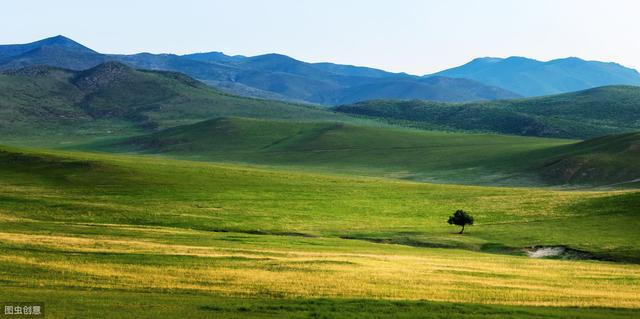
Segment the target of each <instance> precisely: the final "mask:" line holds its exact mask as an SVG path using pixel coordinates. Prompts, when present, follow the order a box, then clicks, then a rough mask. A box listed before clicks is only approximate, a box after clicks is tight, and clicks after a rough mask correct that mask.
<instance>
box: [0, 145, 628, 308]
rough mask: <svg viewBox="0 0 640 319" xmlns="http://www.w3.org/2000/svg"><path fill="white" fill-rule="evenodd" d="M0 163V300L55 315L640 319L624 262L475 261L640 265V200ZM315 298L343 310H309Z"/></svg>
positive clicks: (50, 158)
mask: <svg viewBox="0 0 640 319" xmlns="http://www.w3.org/2000/svg"><path fill="white" fill-rule="evenodd" d="M0 162H1V164H2V165H0V173H1V174H0V176H1V177H0V197H1V199H2V200H0V223H1V224H2V229H3V231H2V232H0V250H1V251H2V253H1V254H0V269H1V271H0V276H1V278H0V280H2V282H3V283H4V285H5V287H10V289H8V290H7V289H3V291H2V293H0V296H2V297H3V298H5V299H12V298H11V297H12V296H14V295H12V291H17V292H16V293H15V296H21V297H22V298H23V299H39V300H45V301H46V302H47V303H49V304H50V305H52V307H51V313H53V314H54V316H53V317H62V311H65V312H66V311H69V312H73V313H75V314H76V315H77V316H81V315H84V316H87V314H89V315H90V314H94V315H95V313H96V311H101V309H113V308H114V307H119V306H123V307H124V308H125V309H130V311H132V313H133V314H137V315H139V316H136V317H151V316H150V315H148V314H145V313H144V312H142V310H139V309H140V308H132V307H134V306H135V305H134V304H147V305H149V309H151V310H150V311H152V312H154V313H162V314H164V315H167V314H171V313H176V311H184V312H186V313H189V314H193V315H194V316H197V317H207V316H211V317H219V316H223V315H224V316H228V317H233V316H234V313H235V312H238V311H239V312H241V314H237V316H241V315H242V314H245V313H246V315H255V316H259V315H260V314H261V315H263V316H265V317H268V316H269V315H271V316H273V317H280V316H284V315H287V316H291V317H301V316H306V315H311V314H312V313H314V312H317V313H318V314H320V313H324V314H325V315H331V314H333V315H338V314H339V315H345V316H346V315H348V314H350V315H352V316H354V317H359V316H360V315H359V311H362V310H364V309H372V310H373V311H375V309H383V308H387V309H388V307H389V304H388V303H385V301H372V300H371V301H366V300H365V301H354V302H353V303H350V302H349V301H347V300H346V299H363V298H364V299H409V300H420V299H427V300H432V301H444V300H448V301H453V302H460V303H464V304H457V305H453V304H441V303H433V302H423V303H416V302H400V303H397V304H394V305H395V307H399V308H401V309H402V310H401V313H402V314H404V315H405V316H406V317H411V316H413V315H416V314H417V313H423V312H429V313H428V314H425V316H427V317H428V316H433V317H442V316H444V317H450V316H452V315H459V314H460V313H463V314H465V315H466V316H468V317H469V318H489V317H495V316H498V317H509V316H511V317H526V316H529V317H536V316H542V315H548V316H550V317H554V316H555V317H566V316H567V315H568V314H570V315H572V316H575V317H583V316H592V317H594V318H598V317H605V318H606V317H611V316H616V315H617V316H620V317H625V316H626V317H633V316H634V315H637V310H635V309H638V308H640V299H638V295H637V293H636V292H637V289H638V287H639V285H640V268H638V266H637V265H633V264H614V263H607V262H587V261H562V260H533V259H529V258H526V257H520V256H511V255H500V254H488V253H484V252H482V251H495V250H496V249H498V250H500V251H502V252H503V253H511V254H516V255H517V254H518V251H517V250H516V249H510V247H512V248H518V247H525V246H532V245H567V246H569V247H572V248H575V249H580V250H584V251H589V252H592V253H593V254H596V255H600V256H603V257H608V258H612V259H616V260H620V261H624V260H628V261H638V260H640V250H638V247H637V245H635V243H636V242H637V241H638V239H640V238H638V232H637V229H638V226H640V224H638V222H637V221H638V219H637V218H635V214H636V213H637V211H636V210H635V207H638V205H639V204H640V196H638V195H639V193H637V192H557V191H546V190H535V189H508V188H486V187H466V186H453V185H452V186H445V185H430V184H420V183H410V182H402V181H394V180H385V179H374V178H351V177H341V176H329V175H315V174H302V173H290V172H279V171H266V170H261V169H254V168H249V167H241V166H234V165H215V164H208V163H194V162H185V161H174V160H159V159H152V158H140V157H116V156H112V155H96V154H83V153H61V152H57V153H48V154H46V153H34V152H32V151H22V150H15V149H5V151H3V152H2V153H0ZM457 208H464V209H469V210H471V211H472V212H473V214H474V216H475V217H476V220H477V225H475V226H473V227H472V228H470V229H469V232H468V234H466V235H464V236H460V235H456V234H455V229H453V228H452V227H449V226H448V225H446V223H445V222H444V221H445V220H446V217H447V215H448V214H450V213H451V211H453V210H455V209H457ZM629 214H631V215H629ZM363 221H366V222H363ZM342 238H354V239H358V238H360V239H363V240H354V239H342ZM368 240H378V241H388V242H391V243H394V242H395V243H402V244H411V245H418V246H441V247H449V248H451V249H438V248H424V247H423V248H414V247H409V246H404V245H392V244H376V243H371V242H369V241H368ZM460 248H462V249H464V250H459V249H460ZM63 287H64V291H65V292H62V291H63V290H62V288H63ZM7 293H9V295H7ZM116 293H117V294H118V295H120V296H121V297H118V298H113V296H114V294H116ZM238 297H251V298H258V299H237V298H238ZM318 297H324V298H337V299H338V300H335V301H334V300H328V301H317V302H313V301H310V299H314V298H318ZM177 298H179V299H180V300H181V301H182V302H181V303H180V304H179V305H175V304H173V303H169V304H167V303H168V302H169V301H171V300H176V299H177ZM279 298H284V299H279ZM291 298H293V299H291ZM309 298H310V299H309ZM302 299H304V300H309V301H306V302H302ZM78 300H80V301H78ZM132 300H135V302H133V303H127V302H126V301H132ZM122 303H125V305H122ZM475 303H483V304H504V305H519V306H534V305H538V306H542V305H544V306H583V307H590V306H596V307H601V306H606V307H621V308H633V310H627V311H625V310H613V309H601V310H591V309H589V310H585V311H583V310H579V309H554V308H548V309H538V308H528V307H513V308H510V307H503V308H500V307H493V306H474V305H472V304H475ZM90 304H96V308H95V309H90V308H88V306H87V305H90ZM76 306H79V307H80V309H78V308H75V307H76ZM128 307H129V308H128ZM292 307H293V308H295V309H293V308H292ZM136 309H138V310H136ZM358 309H361V310H358ZM496 313H501V314H502V315H497V314H496ZM386 315H388V316H393V314H391V313H381V314H380V316H381V317H384V316H386ZM132 316H134V315H132Z"/></svg>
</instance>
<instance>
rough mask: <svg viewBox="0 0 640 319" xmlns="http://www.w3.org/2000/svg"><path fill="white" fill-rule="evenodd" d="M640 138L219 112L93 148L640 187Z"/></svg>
mask: <svg viewBox="0 0 640 319" xmlns="http://www.w3.org/2000/svg"><path fill="white" fill-rule="evenodd" d="M639 145H640V135H638V134H636V133H631V134H622V135H610V136H605V137H601V138H597V139H593V140H588V141H584V142H581V143H577V142H576V141H572V140H559V139H544V138H533V137H519V136H504V135H489V134H468V133H447V132H439V131H421V130H411V129H401V128H389V127H372V126H358V125H353V124H345V123H331V122H307V123H295V122H293V123H292V122H285V121H277V120H254V119H242V118H218V119H214V120H209V121H204V122H199V123H196V124H191V125H186V126H179V127H174V128H170V129H167V130H163V131H160V132H157V133H153V134H148V135H143V136H138V137H133V138H126V139H121V140H109V141H105V142H94V143H89V144H87V145H84V146H82V148H84V149H89V150H91V149H94V150H103V151H109V152H131V153H142V154H162V155H168V156H173V157H179V158H185V159H191V160H199V161H217V162H221V161H226V162H236V163H251V164H261V165H269V166H276V167H282V168H287V169H294V168H295V169H299V170H315V171H324V172H340V173H349V174H358V175H372V176H387V177H394V178H404V179H411V180H418V181H431V182H440V183H443V182H444V183H463V184H476V185H477V184H485V185H487V184H488V185H511V186H531V185H555V186H558V185H568V186H572V187H578V186H586V187H589V186H611V187H632V186H633V183H634V182H635V181H637V180H638V179H640V166H639V165H638V163H640V162H639V161H638V160H637V158H638V154H640V153H639V152H640V146H639Z"/></svg>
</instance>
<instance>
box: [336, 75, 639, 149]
mask: <svg viewBox="0 0 640 319" xmlns="http://www.w3.org/2000/svg"><path fill="white" fill-rule="evenodd" d="M334 110H335V111H337V112H342V113H347V114H352V115H360V116H366V117H371V118H378V119H384V120H387V121H390V122H399V123H404V124H405V125H414V126H417V127H423V128H436V129H453V130H467V131H480V132H493V133H500V134H514V135H525V136H542V137H561V138H593V137H597V136H602V135H606V134H614V133H622V132H629V131H634V130H640V122H639V121H638V114H640V113H639V112H640V87H635V86H610V87H601V88H595V89H589V90H585V91H580V92H574V93H566V94H561V95H553V96H546V97H539V98H527V99H515V100H501V101H489V102H478V103H458V104H454V103H437V102H428V101H383V100H377V101H366V102H360V103H355V104H351V105H342V106H338V107H336V108H334Z"/></svg>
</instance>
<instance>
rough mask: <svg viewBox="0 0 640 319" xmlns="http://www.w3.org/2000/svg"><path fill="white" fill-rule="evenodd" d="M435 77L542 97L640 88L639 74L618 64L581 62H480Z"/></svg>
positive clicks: (509, 60) (575, 59) (507, 60)
mask: <svg viewBox="0 0 640 319" xmlns="http://www.w3.org/2000/svg"><path fill="white" fill-rule="evenodd" d="M434 75H437V76H447V77H453V78H466V79H473V80H476V81H479V82H482V83H485V84H488V85H494V86H498V87H501V88H505V89H507V90H510V91H512V92H516V93H518V94H520V95H523V96H542V95H551V94H558V93H566V92H573V91H580V90H585V89H590V88H594V87H599V86H608V85H636V86H638V85H640V73H638V71H636V70H634V69H630V68H627V67H624V66H622V65H620V64H617V63H604V62H599V61H585V60H582V59H579V58H566V59H556V60H551V61H547V62H541V61H537V60H533V59H528V58H523V57H509V58H506V59H501V58H478V59H475V60H473V61H471V62H469V63H467V64H465V65H462V66H459V67H455V68H451V69H448V70H444V71H441V72H438V73H435V74H434Z"/></svg>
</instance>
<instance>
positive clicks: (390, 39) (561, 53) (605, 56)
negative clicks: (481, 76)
mask: <svg viewBox="0 0 640 319" xmlns="http://www.w3.org/2000/svg"><path fill="white" fill-rule="evenodd" d="M639 14H640V1H637V0H606V1H605V0H602V1H589V0H441V1H435V0H433V1H430V0H387V1H384V0H342V1H340V0H270V1H260V0H253V1H250V0H227V1H218V0H212V1H196V0H180V1H161V0H156V1H140V0H128V1H122V0H110V1H100V2H97V1H87V0H57V1H47V0H42V1H32V0H20V1H7V2H4V3H3V4H2V10H1V11H0V30H2V32H0V43H3V44H6V43H24V42H31V41H33V40H37V39H39V38H43V37H47V36H52V35H57V34H63V35H66V36H68V37H70V38H73V39H75V40H77V41H79V42H81V43H83V44H85V45H87V46H89V47H91V48H93V49H95V50H97V51H100V52H105V53H135V52H141V51H146V52H154V53H179V54H180V53H190V52H199V51H223V52H225V53H227V54H244V55H256V54H262V53H270V52H277V53H283V54H287V55H290V56H293V57H295V58H298V59H300V60H304V61H310V62H319V61H329V62H336V63H345V64H355V65H366V66H371V67H377V68H382V69H386V70H390V71H403V72H408V73H414V74H425V73H430V72H434V71H438V70H441V69H445V68H448V67H452V66H457V65H460V64H463V63H465V62H467V61H468V60H471V59H473V58H475V57H482V56H498V57H506V56H511V55H519V56H527V57H532V58H536V59H541V60H548V59H553V58H560V57H567V56H578V57H581V58H585V59H593V60H602V61H615V62H619V63H621V64H624V65H627V66H630V67H634V68H640V18H639V17H638V16H639Z"/></svg>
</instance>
